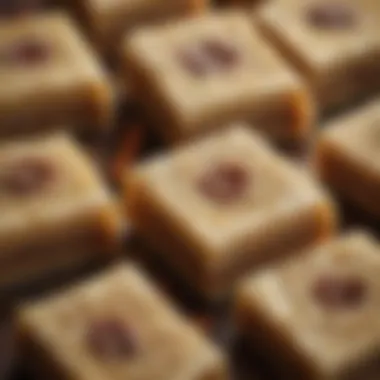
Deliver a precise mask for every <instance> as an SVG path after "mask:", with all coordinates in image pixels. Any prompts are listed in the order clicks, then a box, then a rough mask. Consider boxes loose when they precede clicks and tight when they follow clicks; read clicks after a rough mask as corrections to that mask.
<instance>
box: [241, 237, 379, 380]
mask: <svg viewBox="0 0 380 380" xmlns="http://www.w3.org/2000/svg"><path fill="white" fill-rule="evenodd" d="M379 270H380V245H379V243H378V241H376V240H375V239H374V238H373V237H372V236H371V235H369V234H368V233H366V232H362V231H351V232H349V233H346V234H344V235H343V236H341V237H339V238H336V239H335V240H332V241H330V242H328V243H325V244H323V245H321V246H320V247H318V248H316V249H314V250H311V251H306V252H304V253H303V254H301V255H299V256H297V258H294V259H292V260H289V261H288V262H286V263H283V264H282V265H278V266H275V267H271V268H268V269H266V270H265V271H262V272H261V273H257V274H256V275H252V276H251V277H249V278H248V279H246V280H244V281H243V283H242V284H241V285H240V287H239V290H238V292H237V294H236V304H235V316H236V322H237V325H238V327H239V330H240V332H241V333H242V334H243V335H244V336H245V337H246V338H247V339H248V340H250V341H251V343H252V347H256V348H259V349H260V351H261V352H262V353H265V354H266V355H267V357H268V359H269V360H271V361H273V362H274V363H275V365H274V366H273V367H277V369H278V370H279V373H280V377H279V378H281V379H300V380H310V379H313V380H325V379H334V380H358V379H368V380H375V379H378V378H379V377H380V367H379V359H380V329H379V323H378V316H379V312H380V303H379V297H378V294H379V291H380V281H379Z"/></svg>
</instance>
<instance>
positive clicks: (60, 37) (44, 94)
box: [0, 12, 114, 136]
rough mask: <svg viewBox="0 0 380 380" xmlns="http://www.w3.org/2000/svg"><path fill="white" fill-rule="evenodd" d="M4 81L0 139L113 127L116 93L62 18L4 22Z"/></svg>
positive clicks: (0, 66)
mask: <svg viewBox="0 0 380 380" xmlns="http://www.w3.org/2000/svg"><path fill="white" fill-rule="evenodd" d="M0 82H1V88H0V109H1V112H0V135H1V134H2V135H6V136H7V135H9V134H18V133H29V132H34V131H39V130H41V129H46V130H49V129H51V128H53V127H54V126H59V125H65V126H66V127H67V128H73V129H85V128H87V129H89V128H90V130H91V129H92V130H104V129H106V128H109V127H110V126H111V122H112V119H113V113H114V104H113V103H114V100H113V97H114V96H113V90H112V88H111V86H110V84H109V82H108V79H107V77H106V74H105V72H104V71H103V69H102V67H101V65H100V63H99V62H98V60H97V58H96V56H95V55H94V54H93V52H92V51H91V49H90V48H89V46H88V44H87V42H86V41H85V40H84V38H83V37H82V36H81V34H80V33H79V31H78V30H77V28H76V25H75V24H74V23H73V22H72V21H71V19H70V18H69V17H68V16H67V15H66V14H64V13H60V12H50V13H46V14H40V15H34V16H30V17H25V18H18V19H14V20H12V21H2V22H1V23H0Z"/></svg>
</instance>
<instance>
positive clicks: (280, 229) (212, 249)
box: [124, 126, 336, 300]
mask: <svg viewBox="0 0 380 380" xmlns="http://www.w3.org/2000/svg"><path fill="white" fill-rule="evenodd" d="M124 194H125V195H124V198H125V203H126V210H127V214H128V215H129V216H130V218H131V221H132V223H133V225H134V226H135V227H136V229H137V231H138V233H139V234H140V235H141V237H142V238H143V239H144V242H146V243H147V244H148V245H151V246H152V247H153V252H156V253H157V257H159V258H161V260H162V261H163V262H166V263H167V264H168V266H169V267H172V268H173V269H174V272H176V273H177V274H179V275H180V277H181V278H183V279H184V280H186V282H187V283H188V285H190V287H192V288H193V289H194V290H196V291H197V292H198V293H199V294H200V295H201V296H204V298H206V299H208V298H209V299H210V300H214V299H215V300H219V299H221V298H224V297H225V296H226V295H228V293H229V292H230V291H231V290H232V289H233V287H234V284H235V283H236V281H237V280H238V279H239V278H240V277H241V276H242V275H244V274H245V273H246V272H247V271H250V270H252V269H255V268H257V267H258V266H259V265H260V264H263V263H267V262H269V261H271V260H274V259H278V258H282V257H285V256H287V255H289V254H290V253H291V252H292V251H293V250H296V249H300V248H303V247H304V246H307V245H312V244H314V243H316V242H318V241H320V240H323V239H324V238H326V237H327V236H329V235H331V234H333V233H334V232H335V227H336V217H335V210H334V206H333V205H332V204H331V202H330V199H329V197H328V195H326V194H325V192H324V191H323V190H322V189H320V187H319V186H318V185H317V184H316V183H314V181H313V180H312V179H311V178H309V176H308V175H307V174H306V173H304V171H303V170H302V169H300V168H298V167H296V166H295V165H294V164H293V163H290V162H289V161H287V160H286V158H285V157H282V156H280V155H278V154H277V153H275V152H274V151H273V150H272V149H271V148H270V147H269V145H268V144H267V143H265V142H264V141H263V140H262V138H260V137H258V136H256V135H255V134H254V133H253V132H252V131H251V130H250V129H249V128H248V127H243V126H234V127H231V128H230V129H226V130H224V131H223V132H218V133H215V134H213V135H212V136H209V137H208V138H205V139H202V140H200V141H197V142H193V143H192V144H190V145H189V146H185V147H182V148H177V149H176V150H174V151H173V152H170V153H164V154H162V155H161V156H157V157H155V158H152V159H150V160H148V161H146V162H144V163H141V164H140V165H138V166H137V167H136V168H135V169H134V170H132V172H129V173H127V174H126V178H125V192H124Z"/></svg>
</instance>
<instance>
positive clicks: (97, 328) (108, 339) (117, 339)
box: [86, 318, 139, 360]
mask: <svg viewBox="0 0 380 380" xmlns="http://www.w3.org/2000/svg"><path fill="white" fill-rule="evenodd" d="M86 339H87V345H88V347H89V349H90V350H91V351H92V352H93V353H94V354H95V355H96V356H97V357H99V358H102V359H103V360H123V359H128V358H129V357H131V356H134V355H135V354H136V353H137V352H138V351H139V342H138V339H137V335H136V331H135V330H134V329H132V328H131V327H130V326H127V325H126V324H125V323H124V322H123V321H121V320H119V319H117V318H107V319H101V320H98V321H95V322H93V323H91V324H90V327H89V330H88V335H87V338H86Z"/></svg>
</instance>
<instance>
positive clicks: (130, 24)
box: [71, 0, 209, 53]
mask: <svg viewBox="0 0 380 380" xmlns="http://www.w3.org/2000/svg"><path fill="white" fill-rule="evenodd" d="M71 2H72V6H73V7H74V9H75V10H76V12H77V13H78V15H79V17H80V19H81V21H82V22H83V23H84V25H85V27H86V28H87V29H88V31H89V33H90V35H91V37H92V39H93V40H94V42H95V44H96V45H97V46H98V47H99V48H100V49H101V50H102V51H103V52H106V53H109V52H110V51H115V50H118V49H119V48H120V44H121V40H122V38H123V35H125V34H128V33H130V32H131V31H132V30H133V29H134V28H136V27H139V26H142V25H146V24H150V23H157V22H164V21H165V22H166V21H167V20H168V19H171V18H174V17H180V16H186V15H192V14H196V13H198V12H202V11H204V10H205V9H206V8H207V6H208V3H209V0H108V1H104V0H75V1H73V0H71Z"/></svg>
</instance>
